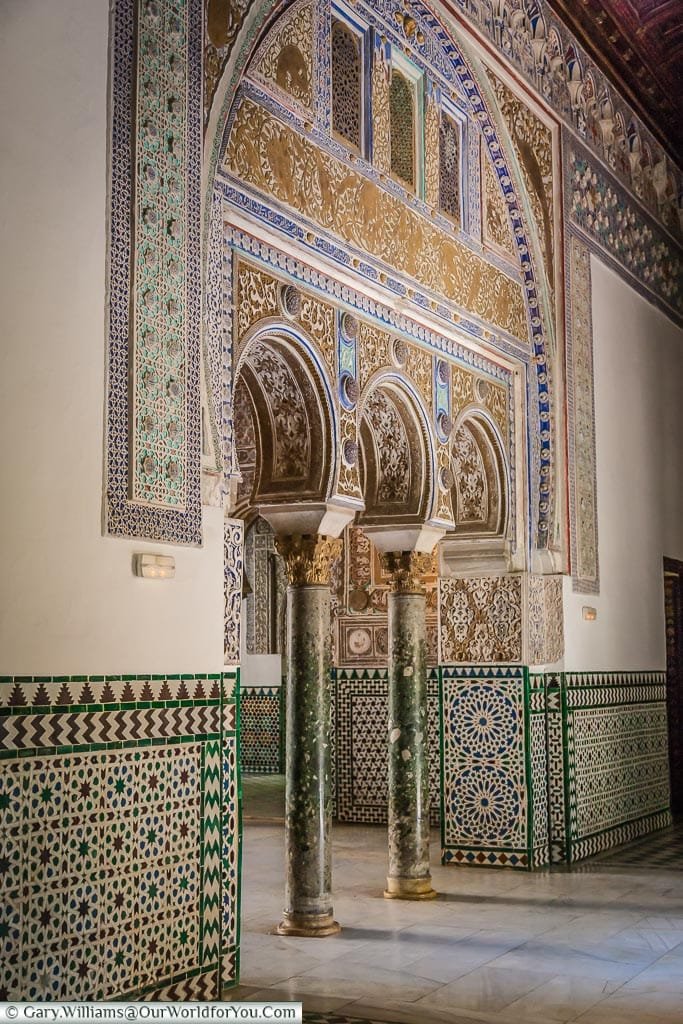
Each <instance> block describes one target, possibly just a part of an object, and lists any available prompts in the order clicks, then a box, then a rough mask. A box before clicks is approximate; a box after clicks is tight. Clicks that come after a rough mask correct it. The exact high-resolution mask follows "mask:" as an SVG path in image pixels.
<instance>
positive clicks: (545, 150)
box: [486, 68, 554, 287]
mask: <svg viewBox="0 0 683 1024" xmlns="http://www.w3.org/2000/svg"><path fill="white" fill-rule="evenodd" d="M486 74H487V75H488V79H489V81H490V83H491V85H492V86H493V91H494V93H495V95H496V100H497V101H498V108H499V110H500V112H501V114H502V115H503V118H504V119H505V123H506V125H507V128H508V131H509V132H510V138H511V139H512V144H513V146H514V147H515V154H516V156H517V159H518V161H519V165H520V168H521V171H522V177H523V179H524V185H525V186H526V190H527V194H528V196H529V202H530V203H531V209H532V211H533V215H534V220H535V222H536V230H537V232H538V237H539V240H540V243H541V248H542V250H543V260H544V263H545V269H546V273H547V275H548V281H549V283H550V286H551V287H553V249H554V245H553V241H554V238H553V137H552V132H551V131H550V129H549V128H547V127H546V126H545V125H544V124H543V122H542V121H541V120H540V118H538V117H537V116H536V115H535V114H534V113H533V112H532V111H531V110H530V109H529V107H527V105H526V104H525V103H523V102H522V100H520V99H519V98H518V97H517V96H515V94H514V93H513V92H511V90H510V89H508V87H507V86H506V85H504V83H503V82H501V81H500V79H499V78H496V76H495V75H494V74H493V73H492V72H491V71H489V70H488V68H487V69H486Z"/></svg>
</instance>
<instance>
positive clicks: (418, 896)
mask: <svg viewBox="0 0 683 1024" xmlns="http://www.w3.org/2000/svg"><path fill="white" fill-rule="evenodd" d="M384 898H385V900H433V899H436V890H434V889H432V876H431V875H427V876H426V878H387V887H386V889H385V890H384Z"/></svg>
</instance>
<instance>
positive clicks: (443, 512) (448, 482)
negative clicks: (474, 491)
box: [436, 444, 453, 523]
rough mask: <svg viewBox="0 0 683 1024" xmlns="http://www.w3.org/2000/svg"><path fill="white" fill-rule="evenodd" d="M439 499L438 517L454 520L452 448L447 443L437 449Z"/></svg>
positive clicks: (448, 520)
mask: <svg viewBox="0 0 683 1024" xmlns="http://www.w3.org/2000/svg"><path fill="white" fill-rule="evenodd" d="M437 460H438V467H439V473H438V480H439V500H438V506H437V510H436V518H437V519H442V520H446V521H447V522H450V523H452V522H453V504H452V501H451V486H452V482H453V474H452V471H451V467H450V462H451V458H450V449H449V446H448V445H447V444H440V445H439V447H438V449H437Z"/></svg>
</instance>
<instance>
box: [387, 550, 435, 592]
mask: <svg viewBox="0 0 683 1024" xmlns="http://www.w3.org/2000/svg"><path fill="white" fill-rule="evenodd" d="M380 559H381V560H382V568H383V569H384V571H385V572H386V573H388V574H389V575H390V576H391V581H390V584H389V585H390V587H391V592H392V594H424V593H425V585H424V579H423V577H425V576H427V575H429V573H430V572H431V570H432V566H433V556H432V555H431V554H425V553H424V552H422V551H383V552H381V553H380Z"/></svg>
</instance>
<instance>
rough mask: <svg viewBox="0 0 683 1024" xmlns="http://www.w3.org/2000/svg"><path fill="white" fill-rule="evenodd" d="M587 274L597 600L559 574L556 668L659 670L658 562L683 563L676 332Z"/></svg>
mask: <svg viewBox="0 0 683 1024" xmlns="http://www.w3.org/2000/svg"><path fill="white" fill-rule="evenodd" d="M591 269H592V277H593V344H594V363H595V406H596V408H595V420H596V423H595V426H596V441H597V478H598V543H599V557H600V594H599V596H592V595H581V594H574V593H573V592H572V588H571V580H570V579H567V578H565V592H564V609H565V641H566V650H565V667H566V668H567V669H568V670H573V671H582V670H587V671H590V670H594V671H597V670H605V671H606V670H619V669H630V670H639V669H663V668H665V666H666V654H665V636H664V590H663V572H662V558H663V556H665V555H666V556H668V557H670V558H678V559H681V560H683V331H681V330H680V329H678V328H677V327H676V326H675V325H674V324H673V323H672V322H671V321H670V320H669V319H668V318H667V317H666V316H664V314H662V313H660V312H659V310H657V309H655V307H654V306H652V305H651V304H650V303H648V302H646V301H645V300H644V299H643V298H641V297H640V296H639V295H638V294H637V292H635V291H634V290H633V289H632V288H630V287H629V286H628V285H627V284H625V283H624V281H623V280H622V279H621V278H619V277H618V276H617V275H616V274H615V273H614V272H613V271H612V270H609V269H608V268H607V267H605V266H604V265H603V264H601V263H600V262H598V261H597V260H596V259H594V258H593V259H592V260H591ZM584 605H587V606H590V607H594V608H596V609H597V619H596V620H595V621H594V622H589V621H585V620H584V619H583V617H582V607H583V606H584Z"/></svg>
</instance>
